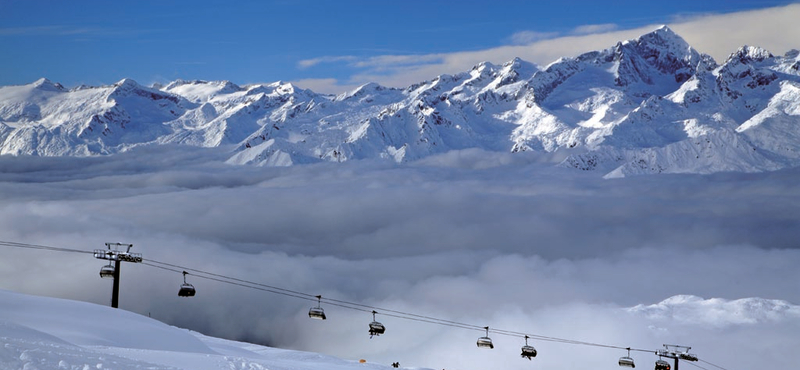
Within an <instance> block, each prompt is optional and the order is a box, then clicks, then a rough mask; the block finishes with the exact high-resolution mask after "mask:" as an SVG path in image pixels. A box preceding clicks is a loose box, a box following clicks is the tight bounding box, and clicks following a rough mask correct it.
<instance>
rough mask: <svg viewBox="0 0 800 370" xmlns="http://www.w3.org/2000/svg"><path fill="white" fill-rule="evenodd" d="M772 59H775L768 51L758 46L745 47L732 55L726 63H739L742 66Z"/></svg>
mask: <svg viewBox="0 0 800 370" xmlns="http://www.w3.org/2000/svg"><path fill="white" fill-rule="evenodd" d="M772 57H774V56H773V55H772V53H770V52H769V51H768V50H766V49H763V48H760V47H757V46H748V45H744V46H742V47H740V48H739V49H737V50H736V51H735V52H733V53H731V55H730V56H728V59H727V60H726V61H725V63H729V62H732V61H738V62H739V63H742V64H748V63H750V62H752V61H756V62H761V61H764V60H765V59H768V58H772Z"/></svg>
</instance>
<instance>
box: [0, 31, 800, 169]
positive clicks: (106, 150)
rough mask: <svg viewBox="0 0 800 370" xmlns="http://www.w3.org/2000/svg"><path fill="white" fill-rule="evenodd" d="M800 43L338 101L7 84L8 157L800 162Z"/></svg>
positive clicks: (645, 52) (282, 90) (250, 90)
mask: <svg viewBox="0 0 800 370" xmlns="http://www.w3.org/2000/svg"><path fill="white" fill-rule="evenodd" d="M799 54H800V53H798V51H796V50H792V51H790V52H788V53H786V54H785V55H783V56H775V55H773V54H771V53H770V52H768V51H766V50H763V49H760V48H757V47H749V46H744V47H742V48H740V49H739V50H737V51H735V52H734V53H732V54H731V55H730V57H729V58H728V59H727V60H726V61H724V62H723V63H722V64H717V62H716V61H714V60H713V59H712V58H711V57H710V56H708V55H705V54H702V53H700V52H698V51H696V50H694V49H693V48H692V47H691V46H689V45H688V44H687V43H686V41H684V40H683V39H682V38H681V37H680V36H678V35H677V34H675V33H674V32H673V31H672V30H670V29H669V28H668V27H661V28H659V29H657V30H655V31H653V32H651V33H648V34H645V35H642V36H641V37H639V38H638V39H634V40H628V41H623V42H619V43H617V44H616V45H614V46H612V47H610V48H608V49H605V50H601V51H592V52H588V53H585V54H582V55H579V56H577V57H574V58H562V59H559V60H557V61H555V62H553V63H551V64H550V65H548V66H545V67H539V66H536V65H533V64H531V63H528V62H525V61H523V60H520V59H514V60H511V61H509V62H507V63H505V64H503V65H494V64H491V63H488V62H487V63H481V64H478V65H476V66H475V67H473V68H472V70H470V71H468V72H463V73H459V74H456V75H440V76H438V77H436V78H434V79H432V80H429V81H424V82H421V83H418V84H414V85H411V86H409V87H407V88H405V89H395V88H388V87H383V86H380V85H377V84H374V83H370V84H366V85H363V86H361V87H359V88H357V89H355V90H353V91H350V92H346V93H342V94H339V95H324V94H317V93H314V92H312V91H309V90H304V89H300V88H298V87H297V86H294V85H292V84H290V83H282V82H275V83H271V84H256V85H247V86H238V85H236V84H233V83H231V82H229V81H182V80H178V81H173V82H171V83H169V84H167V85H165V86H153V87H146V86H142V85H139V84H138V83H136V82H134V81H133V80H130V79H123V80H121V81H119V82H117V83H116V84H113V85H110V86H101V87H87V86H80V87H76V88H73V89H66V88H64V87H63V86H61V85H59V84H57V83H53V82H50V81H49V80H46V79H40V80H38V81H36V82H34V83H32V84H29V85H22V86H6V87H2V88H0V154H11V155H44V156H63V155H78V156H87V155H106V154H113V153H116V152H119V151H125V150H128V149H130V148H132V147H136V146H141V145H157V144H169V143H173V144H183V145H192V146H201V147H226V148H230V158H229V160H228V161H229V162H230V163H233V164H248V165H259V166H263V165H267V166H283V165H292V164H303V163H314V162H320V161H347V160H353V159H369V158H386V159H389V160H393V161H396V162H407V161H413V160H416V159H420V158H424V157H426V156H429V155H432V154H437V153H444V152H447V151H451V150H461V149H468V148H480V149H483V150H487V151H506V152H523V151H544V152H555V151H560V150H566V151H568V152H569V153H570V154H569V156H568V157H567V158H566V160H564V162H562V163H561V165H562V166H566V167H572V168H577V169H581V170H594V171H600V173H602V174H604V175H605V176H606V177H621V176H630V175H638V174H649V173H712V172H719V171H744V172H757V171H770V170H776V169H780V168H785V167H791V166H797V165H798V164H800V129H798V124H800V108H798V107H800V71H798V69H799V68H800V56H799Z"/></svg>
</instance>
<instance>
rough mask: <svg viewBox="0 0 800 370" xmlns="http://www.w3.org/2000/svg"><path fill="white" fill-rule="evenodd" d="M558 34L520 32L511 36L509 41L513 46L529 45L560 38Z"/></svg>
mask: <svg viewBox="0 0 800 370" xmlns="http://www.w3.org/2000/svg"><path fill="white" fill-rule="evenodd" d="M558 35H559V33H558V32H537V31H519V32H516V33H514V34H513V35H511V37H510V38H509V41H510V42H511V44H513V45H528V44H531V43H533V42H535V41H539V40H544V39H550V38H553V37H556V36H558Z"/></svg>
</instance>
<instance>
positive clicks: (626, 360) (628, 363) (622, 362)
mask: <svg viewBox="0 0 800 370" xmlns="http://www.w3.org/2000/svg"><path fill="white" fill-rule="evenodd" d="M619 366H622V367H630V368H634V367H636V365H634V364H633V358H631V357H628V356H625V357H620V358H619Z"/></svg>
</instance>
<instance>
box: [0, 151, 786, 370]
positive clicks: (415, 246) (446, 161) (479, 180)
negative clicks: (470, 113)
mask: <svg viewBox="0 0 800 370" xmlns="http://www.w3.org/2000/svg"><path fill="white" fill-rule="evenodd" d="M225 156H226V154H225V153H224V152H223V151H222V150H208V149H193V148H174V147H160V148H141V149H137V150H133V151H132V152H129V153H122V154H120V155H115V156H109V157H92V158H39V157H10V156H2V157H0V240H2V241H12V242H22V243H31V244H39V245H47V246H57V247H65V248H74V249H81V250H86V251H91V250H93V249H98V248H104V247H105V246H104V243H106V242H121V243H132V244H133V245H134V248H133V249H132V251H133V252H139V253H142V254H143V256H144V259H145V261H148V260H151V261H161V262H168V263H172V264H175V265H180V266H187V267H190V268H193V269H198V270H203V271H208V272H213V273H216V274H221V275H226V276H231V277H236V278H240V279H245V280H248V281H254V282H259V283H262V284H267V285H271V286H277V287H282V288H286V289H291V290H294V291H299V292H304V293H309V294H322V295H323V296H324V297H329V298H334V299H340V300H346V301H352V302H359V303H363V304H367V305H374V306H377V307H385V308H390V309H394V310H398V311H405V312H411V313H416V314H420V315H426V316H432V317H437V318H442V319H447V320H453V321H458V322H464V323H469V324H474V325H479V326H486V325H488V326H490V327H493V328H498V329H505V330H512V331H519V332H526V333H534V334H538V335H545V336H552V337H560V338H568V339H576V340H581V341H587V342H593V343H599V344H608V345H614V346H622V347H627V346H630V347H634V348H641V349H658V348H660V347H661V346H662V344H665V343H666V344H683V345H687V346H692V347H693V349H692V352H694V353H696V354H697V355H698V356H699V357H700V358H701V359H705V360H707V361H709V362H711V363H714V364H717V365H721V366H724V367H726V368H728V369H739V368H742V369H744V368H791V367H793V365H794V364H795V362H796V361H794V356H793V353H794V350H793V349H794V348H796V347H797V345H798V344H800V339H799V338H798V337H797V335H796V333H797V332H798V329H800V314H798V312H800V311H799V310H798V308H797V306H796V305H795V303H797V302H800V289H798V286H799V285H800V270H799V269H797V268H796V266H797V265H798V263H800V248H798V246H800V244H798V240H800V221H799V220H800V187H798V186H797V184H798V182H799V181H798V180H800V170H797V169H794V170H785V171H780V172H772V173H760V174H715V175H707V176H699V175H658V176H642V177H634V178H627V179H614V180H604V179H602V178H601V177H600V176H601V174H600V173H594V172H579V171H575V170H569V169H565V168H559V167H557V166H556V165H555V164H556V163H557V162H558V158H554V157H552V156H545V155H537V154H525V153H522V154H513V155H512V154H507V153H490V152H484V151H479V150H464V151H455V152H450V153H446V154H443V155H439V156H434V157H431V158H428V159H425V160H422V161H419V162H414V163H408V164H400V165H398V164H395V163H390V162H383V161H354V162H348V163H341V164H330V163H324V164H317V165H305V166H294V167H285V168H263V167H251V166H232V165H227V164H224V158H225ZM0 253H2V255H3V257H2V258H0V288H2V289H8V290H13V291H18V292H23V293H31V294H38V295H46V296H54V297H62V298H69V299H76V300H83V301H89V302H95V303H98V304H108V303H109V300H110V290H111V282H110V280H104V279H100V278H99V276H98V272H99V269H100V267H101V266H102V265H103V261H101V260H97V259H94V258H93V257H92V256H91V255H90V254H70V253H57V252H45V251H36V250H28V249H16V248H7V247H0ZM187 279H188V280H189V281H190V282H191V283H193V284H194V285H195V287H196V288H197V292H198V293H197V296H196V297H193V298H190V299H187V298H179V297H177V290H178V286H179V285H180V284H181V283H182V282H183V277H182V275H181V274H180V273H176V272H174V271H169V270H163V269H157V268H153V267H151V266H146V265H134V264H124V265H123V266H122V278H121V298H120V307H121V308H122V309H125V310H130V311H133V312H137V313H140V314H143V315H150V316H152V317H153V318H156V319H159V320H162V321H165V322H167V323H169V324H172V325H176V326H181V327H186V328H190V329H192V330H197V331H200V332H203V333H205V334H209V335H215V336H221V337H226V338H231V339H237V340H247V341H252V342H257V343H262V344H268V345H272V346H277V347H282V348H292V349H300V350H307V351H315V352H322V353H326V354H332V355H337V356H341V357H344V358H350V359H357V358H366V359H369V360H370V361H377V362H385V363H387V364H388V363H391V362H395V361H399V362H400V363H401V365H403V366H423V367H431V368H446V369H481V368H489V367H497V366H500V365H501V367H502V368H508V369H516V368H519V369H522V368H530V366H531V363H530V362H528V360H523V359H521V358H519V347H520V346H521V345H523V344H524V339H523V338H519V337H507V336H500V335H495V336H493V339H494V341H495V346H496V348H495V350H492V351H487V350H480V349H478V348H476V346H475V340H476V339H477V337H479V336H482V335H483V333H482V332H480V331H470V330H465V329H460V328H453V327H446V326H444V327H443V326H438V325H432V324H426V323H421V322H416V321H408V320H401V319H397V318H392V317H386V316H384V317H381V315H380V314H379V315H378V319H379V321H382V322H383V323H384V324H385V325H386V327H387V330H386V334H385V335H383V336H380V337H377V338H373V339H369V335H368V334H367V324H368V323H369V321H371V320H372V316H371V315H370V314H368V313H364V312H360V311H352V310H346V309H342V308H338V307H334V306H327V307H326V306H325V305H324V304H323V307H325V308H326V313H327V315H328V320H326V321H316V320H309V319H308V317H307V314H306V313H307V310H308V308H309V307H311V306H313V305H315V304H316V303H315V302H311V301H304V300H298V299H295V298H291V297H287V296H283V295H278V294H271V293H267V292H263V291H259V290H253V289H247V288H243V287H239V286H235V285H228V284H223V283H220V282H216V281H211V280H204V279H200V278H198V277H197V276H192V275H189V276H188V278H187ZM679 295H683V296H680V297H674V296H679ZM670 297H673V298H670ZM754 297H758V298H763V299H765V300H762V301H755V302H759V303H758V304H751V303H750V301H747V302H746V304H743V303H742V301H737V300H741V299H746V298H754ZM662 301H663V302H662ZM110 325H111V323H110ZM531 344H532V345H534V346H536V348H537V349H538V350H539V356H537V357H536V358H535V359H534V360H533V362H534V363H537V365H536V366H537V368H545V367H546V368H561V369H579V368H587V367H589V366H595V367H599V368H613V367H616V365H615V363H616V360H617V358H618V357H620V356H623V355H625V354H626V352H625V351H622V350H618V349H608V348H602V347H591V346H582V345H571V344H563V343H553V342H545V341H531ZM632 356H633V357H634V358H635V359H636V361H637V365H639V366H652V363H653V361H655V360H656V359H657V357H656V356H654V355H653V354H650V353H645V352H634V353H632ZM698 365H701V366H704V367H708V366H709V365H707V364H703V363H699V364H698Z"/></svg>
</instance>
